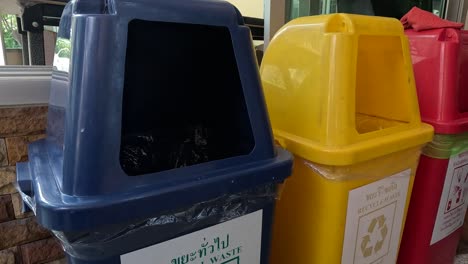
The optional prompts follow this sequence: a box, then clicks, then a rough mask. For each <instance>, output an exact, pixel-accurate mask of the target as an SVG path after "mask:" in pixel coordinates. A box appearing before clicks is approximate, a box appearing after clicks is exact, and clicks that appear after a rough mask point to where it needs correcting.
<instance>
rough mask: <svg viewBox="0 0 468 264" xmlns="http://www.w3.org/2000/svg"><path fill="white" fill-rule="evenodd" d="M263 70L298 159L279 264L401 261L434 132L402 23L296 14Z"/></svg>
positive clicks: (285, 139)
mask: <svg viewBox="0 0 468 264" xmlns="http://www.w3.org/2000/svg"><path fill="white" fill-rule="evenodd" d="M261 76H262V83H263V87H264V91H265V97H266V100H267V106H268V110H269V113H270V119H271V123H272V127H273V132H274V135H275V139H276V140H277V141H278V142H279V143H280V144H281V145H282V146H284V147H285V148H286V149H288V150H289V151H291V152H293V154H294V155H295V156H296V159H295V163H294V166H295V167H294V173H293V175H292V177H291V178H290V179H288V180H287V181H286V183H285V185H284V190H283V193H282V197H281V200H280V201H279V202H278V206H277V212H276V219H275V225H274V236H273V248H274V249H273V251H272V258H271V261H272V263H274V264H286V263H304V264H309V263H310V264H315V263H327V264H339V263H343V264H346V263H353V264H358V263H359V264H361V263H366V264H367V263H392V264H393V263H395V262H396V259H397V253H398V247H399V242H400V238H401V234H402V230H403V225H404V220H405V216H406V212H407V206H408V203H409V197H410V195H411V189H412V185H413V180H414V174H415V170H416V166H417V162H418V158H419V155H420V150H421V148H422V147H423V145H425V144H426V143H427V142H429V141H430V140H431V139H432V136H433V129H432V127H430V126H429V125H427V124H424V123H421V120H420V117H419V109H418V103H417V98H416V89H415V86H414V79H413V72H412V68H411V59H410V53H409V48H408V43H407V39H406V37H405V36H404V33H403V28H402V26H401V24H400V23H399V21H398V20H395V19H390V18H379V17H366V16H359V15H348V14H334V15H327V16H316V17H306V18H300V19H296V20H293V21H291V22H290V23H288V24H287V25H285V26H284V27H283V28H282V29H281V30H280V31H279V32H278V34H277V35H276V36H275V37H274V38H273V40H272V42H271V43H270V46H269V47H268V49H267V51H266V53H265V55H264V57H263V62H262V67H261ZM396 106H398V107H396Z"/></svg>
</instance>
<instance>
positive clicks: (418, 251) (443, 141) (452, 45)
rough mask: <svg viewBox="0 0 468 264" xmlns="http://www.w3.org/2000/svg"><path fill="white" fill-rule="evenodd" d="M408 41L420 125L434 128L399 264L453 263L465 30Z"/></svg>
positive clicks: (464, 169)
mask: <svg viewBox="0 0 468 264" xmlns="http://www.w3.org/2000/svg"><path fill="white" fill-rule="evenodd" d="M405 33H406V35H407V36H408V39H409V42H410V47H411V56H412V60H413V69H414V74H415V80H416V88H417V90H418V97H419V104H420V111H421V116H422V120H423V121H424V122H426V123H429V124H431V125H433V126H434V130H435V133H436V135H435V137H434V140H433V142H431V143H430V144H428V145H427V147H425V148H424V149H423V155H422V156H421V160H420V163H419V167H418V170H417V172H416V178H415V182H414V187H413V193H412V196H411V201H410V206H409V209H408V216H407V219H406V225H405V229H404V232H403V238H402V242H401V246H400V253H399V257H398V263H399V264H419V263H421V264H453V261H454V258H455V254H456V249H457V245H458V241H459V240H460V236H461V232H462V225H463V220H464V217H465V213H466V209H467V197H468V193H467V191H468V31H465V30H458V29H452V28H447V29H434V30H427V31H421V32H415V31H413V30H412V29H409V30H406V31H405Z"/></svg>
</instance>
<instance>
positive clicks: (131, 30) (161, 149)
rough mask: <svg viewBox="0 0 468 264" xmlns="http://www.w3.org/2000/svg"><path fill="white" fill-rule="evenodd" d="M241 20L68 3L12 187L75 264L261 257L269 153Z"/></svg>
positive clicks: (272, 156) (161, 1)
mask: <svg viewBox="0 0 468 264" xmlns="http://www.w3.org/2000/svg"><path fill="white" fill-rule="evenodd" d="M260 85H261V84H260V79H259V75H258V70H257V64H256V59H255V55H254V49H253V46H252V39H251V36H250V31H249V29H248V28H247V27H246V26H245V25H244V24H243V19H242V16H241V15H240V13H239V11H238V10H237V9H236V8H235V7H233V6H232V5H231V4H229V3H226V2H223V1H218V0H179V1H165V0H87V1H85V0H79V1H78V0H77V1H74V2H72V3H70V4H68V5H67V6H66V8H65V10H64V14H63V16H62V19H61V22H60V28H59V32H58V40H57V48H56V56H55V58H54V72H53V76H52V85H51V94H50V101H49V116H48V128H47V137H46V139H43V140H39V141H36V142H33V143H31V144H30V145H29V148H28V154H29V161H28V162H25V163H19V164H18V165H17V176H18V185H17V186H18V189H19V191H20V193H21V194H22V197H23V201H24V202H25V205H26V206H27V207H29V208H31V209H32V210H33V211H34V213H35V215H36V216H37V220H38V222H39V223H40V224H41V225H43V226H44V227H46V228H48V229H50V230H52V231H53V232H54V234H55V235H56V236H57V237H58V238H59V239H60V240H61V242H62V244H63V246H64V248H65V251H66V253H67V257H68V261H69V262H70V263H96V264H108V263H112V264H114V263H122V264H129V263H139V264H145V263H152V264H154V263H158V264H159V263H161V264H165V263H167V264H186V263H197V264H201V263H204V264H207V263H210V264H214V263H219V264H239V263H241V264H255V263H261V264H266V263H268V255H269V244H270V236H271V232H270V228H271V223H272V215H273V207H274V203H275V198H276V196H277V190H278V185H279V184H281V183H282V182H283V181H284V180H285V178H286V177H287V176H289V175H290V172H291V167H292V157H291V155H290V154H289V153H287V152H286V151H284V150H282V149H279V148H275V147H274V144H273V137H272V133H271V129H270V125H269V121H268V115H267V112H266V108H265V103H264V98H263V94H262V90H261V86H260Z"/></svg>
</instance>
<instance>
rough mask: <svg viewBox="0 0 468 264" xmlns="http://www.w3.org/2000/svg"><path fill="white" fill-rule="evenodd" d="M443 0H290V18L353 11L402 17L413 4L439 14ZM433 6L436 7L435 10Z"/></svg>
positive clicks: (288, 3) (362, 13)
mask: <svg viewBox="0 0 468 264" xmlns="http://www.w3.org/2000/svg"><path fill="white" fill-rule="evenodd" d="M441 2H444V1H443V0H437V1H436V0H288V1H287V3H286V4H287V7H288V8H287V10H289V13H288V16H287V18H288V19H289V20H291V19H294V18H297V17H301V16H309V15H319V14H330V13H337V12H339V13H351V14H361V15H371V16H386V17H394V18H397V19H400V18H401V17H402V16H403V15H404V14H406V13H407V12H408V11H409V10H410V9H411V8H412V7H413V6H417V7H419V8H421V9H424V10H427V11H430V12H436V13H437V14H439V13H440V12H441V11H440V9H441V5H442V3H441ZM433 6H434V7H436V8H435V9H434V10H433Z"/></svg>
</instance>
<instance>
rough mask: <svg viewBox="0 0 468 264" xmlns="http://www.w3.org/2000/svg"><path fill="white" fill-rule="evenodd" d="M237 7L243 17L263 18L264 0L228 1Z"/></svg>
mask: <svg viewBox="0 0 468 264" xmlns="http://www.w3.org/2000/svg"><path fill="white" fill-rule="evenodd" d="M227 1H228V2H230V3H232V4H233V5H235V6H236V7H237V8H238V9H239V10H240V11H241V13H242V15H243V16H248V17H258V18H263V0H227Z"/></svg>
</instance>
